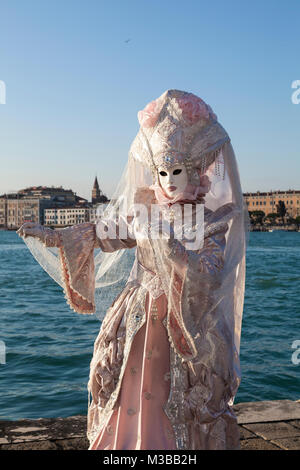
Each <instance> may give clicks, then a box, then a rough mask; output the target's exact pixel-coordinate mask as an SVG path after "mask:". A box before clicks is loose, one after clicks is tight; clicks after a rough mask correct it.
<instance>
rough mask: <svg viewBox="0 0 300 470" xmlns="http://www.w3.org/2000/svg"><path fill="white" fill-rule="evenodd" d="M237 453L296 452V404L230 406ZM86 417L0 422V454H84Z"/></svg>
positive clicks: (299, 435) (299, 432)
mask: <svg viewBox="0 0 300 470" xmlns="http://www.w3.org/2000/svg"><path fill="white" fill-rule="evenodd" d="M233 408H234V411H235V413H236V415H237V418H238V423H239V426H240V435H241V450H300V400H297V401H291V400H277V401H261V402H248V403H238V404H237V405H234V407H233ZM87 449H88V440H87V438H86V416H71V417H69V418H51V419H50V418H49V419H46V418H45V419H44V418H40V419H34V420H29V419H23V420H19V421H0V450H87Z"/></svg>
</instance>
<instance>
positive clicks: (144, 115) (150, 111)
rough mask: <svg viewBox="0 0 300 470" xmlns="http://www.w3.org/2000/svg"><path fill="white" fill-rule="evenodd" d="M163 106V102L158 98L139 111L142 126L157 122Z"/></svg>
mask: <svg viewBox="0 0 300 470" xmlns="http://www.w3.org/2000/svg"><path fill="white" fill-rule="evenodd" d="M161 108H162V102H161V101H158V100H154V101H151V103H148V104H147V106H146V107H145V108H144V109H143V111H139V112H138V120H139V123H140V125H141V126H142V127H153V126H154V125H155V124H156V121H157V119H158V116H159V113H160V111H161Z"/></svg>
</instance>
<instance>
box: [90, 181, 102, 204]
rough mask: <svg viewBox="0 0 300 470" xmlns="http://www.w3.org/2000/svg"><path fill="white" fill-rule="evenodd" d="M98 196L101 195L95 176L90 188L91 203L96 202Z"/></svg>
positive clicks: (98, 198)
mask: <svg viewBox="0 0 300 470" xmlns="http://www.w3.org/2000/svg"><path fill="white" fill-rule="evenodd" d="M100 197H101V191H100V188H99V184H98V180H97V176H96V177H95V181H94V186H93V189H92V203H93V204H95V203H96V202H99V200H100Z"/></svg>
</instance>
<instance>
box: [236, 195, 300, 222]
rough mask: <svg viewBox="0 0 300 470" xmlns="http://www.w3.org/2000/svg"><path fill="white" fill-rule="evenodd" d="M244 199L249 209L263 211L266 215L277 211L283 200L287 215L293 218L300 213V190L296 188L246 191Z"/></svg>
mask: <svg viewBox="0 0 300 470" xmlns="http://www.w3.org/2000/svg"><path fill="white" fill-rule="evenodd" d="M244 199H245V201H246V204H247V206H248V210H249V211H263V212H264V213H265V215H268V214H271V213H276V211H277V204H278V203H279V201H283V202H284V205H285V208H286V211H287V215H289V216H290V217H293V218H295V217H297V216H298V215H300V191H296V190H294V189H289V190H288V191H279V190H278V191H269V192H260V191H257V192H256V193H244Z"/></svg>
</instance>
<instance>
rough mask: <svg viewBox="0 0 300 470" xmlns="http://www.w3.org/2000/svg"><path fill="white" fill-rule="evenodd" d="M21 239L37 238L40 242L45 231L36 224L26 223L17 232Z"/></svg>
mask: <svg viewBox="0 0 300 470" xmlns="http://www.w3.org/2000/svg"><path fill="white" fill-rule="evenodd" d="M16 233H17V234H18V235H19V236H20V237H23V238H26V237H35V238H39V239H40V240H42V239H43V235H44V231H43V227H42V225H40V224H36V223H34V222H25V223H24V224H23V225H21V227H20V228H19V229H18V230H17V232H16Z"/></svg>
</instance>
